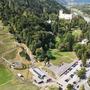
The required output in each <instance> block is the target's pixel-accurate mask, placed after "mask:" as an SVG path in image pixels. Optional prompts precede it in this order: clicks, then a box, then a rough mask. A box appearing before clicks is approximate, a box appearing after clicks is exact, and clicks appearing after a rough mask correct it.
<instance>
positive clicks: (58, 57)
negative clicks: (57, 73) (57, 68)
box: [50, 49, 77, 65]
mask: <svg viewBox="0 0 90 90" xmlns="http://www.w3.org/2000/svg"><path fill="white" fill-rule="evenodd" d="M50 51H51V53H52V55H53V56H54V58H55V59H52V60H51V62H52V63H53V64H55V65H60V64H62V63H63V62H65V63H70V62H72V61H73V60H75V59H77V57H76V55H75V53H74V52H60V51H59V50H57V49H52V50H50Z"/></svg>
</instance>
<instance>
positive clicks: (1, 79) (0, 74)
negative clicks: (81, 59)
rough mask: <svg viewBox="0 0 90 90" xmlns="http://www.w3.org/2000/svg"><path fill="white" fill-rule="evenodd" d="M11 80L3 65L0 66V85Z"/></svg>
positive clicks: (10, 75) (9, 73)
mask: <svg viewBox="0 0 90 90" xmlns="http://www.w3.org/2000/svg"><path fill="white" fill-rule="evenodd" d="M11 79H12V74H11V72H10V71H9V70H8V69H6V68H5V67H4V65H2V64H0V85H1V84H4V83H6V82H8V81H9V80H11Z"/></svg>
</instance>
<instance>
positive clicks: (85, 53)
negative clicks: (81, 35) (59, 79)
mask: <svg viewBox="0 0 90 90" xmlns="http://www.w3.org/2000/svg"><path fill="white" fill-rule="evenodd" d="M74 50H75V52H76V54H77V56H78V58H79V59H80V60H82V63H83V66H86V61H87V59H89V58H90V44H89V43H88V44H87V45H82V44H76V45H75V47H74Z"/></svg>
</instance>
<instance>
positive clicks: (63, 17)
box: [59, 10, 73, 20]
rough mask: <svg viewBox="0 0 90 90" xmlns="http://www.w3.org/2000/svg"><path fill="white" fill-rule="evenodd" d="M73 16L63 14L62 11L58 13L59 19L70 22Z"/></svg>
mask: <svg viewBox="0 0 90 90" xmlns="http://www.w3.org/2000/svg"><path fill="white" fill-rule="evenodd" d="M72 18H73V14H65V13H63V10H60V11H59V19H65V20H72Z"/></svg>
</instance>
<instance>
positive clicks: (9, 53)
mask: <svg viewBox="0 0 90 90" xmlns="http://www.w3.org/2000/svg"><path fill="white" fill-rule="evenodd" d="M0 26H3V24H2V23H1V22H0ZM14 42H15V39H14V36H13V35H11V34H10V33H9V32H8V27H0V56H4V57H6V59H13V58H15V56H16V53H17V51H16V45H15V44H14Z"/></svg>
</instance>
